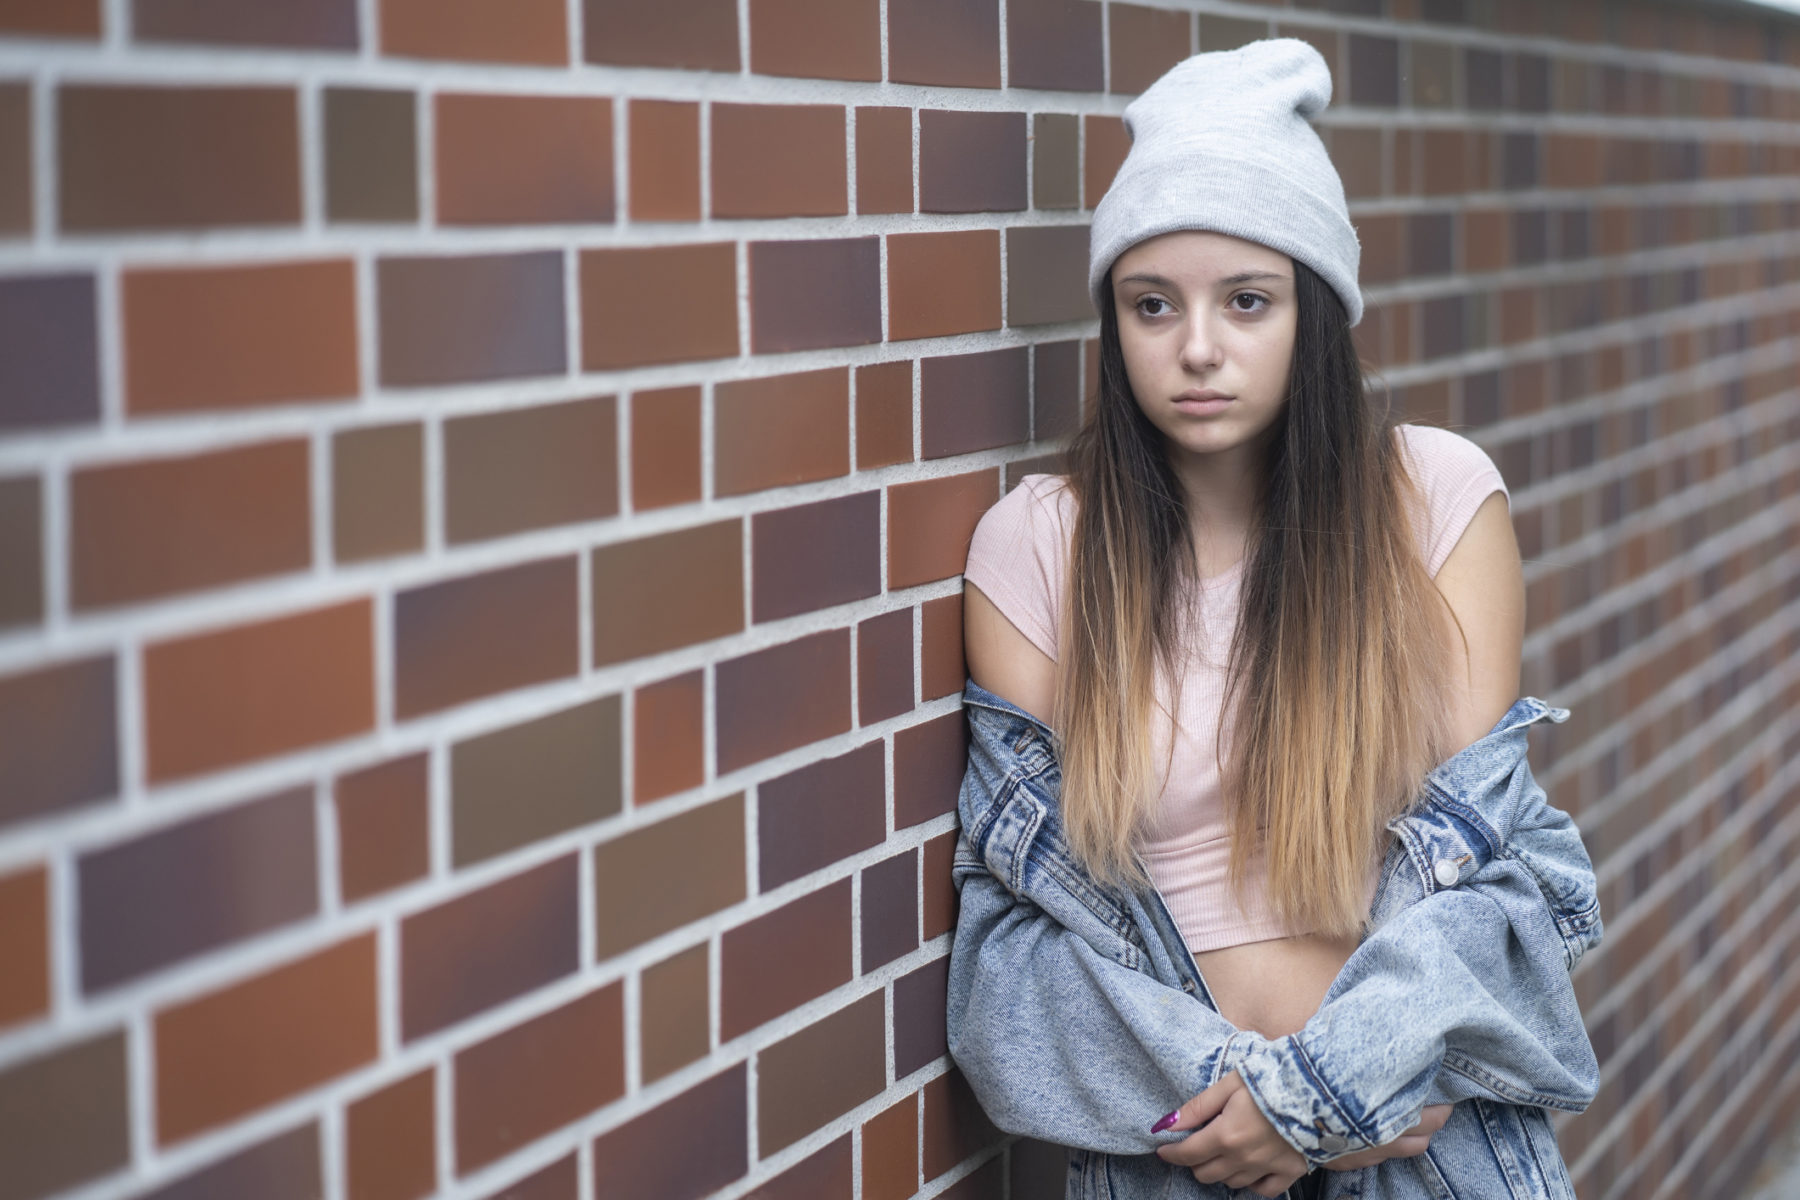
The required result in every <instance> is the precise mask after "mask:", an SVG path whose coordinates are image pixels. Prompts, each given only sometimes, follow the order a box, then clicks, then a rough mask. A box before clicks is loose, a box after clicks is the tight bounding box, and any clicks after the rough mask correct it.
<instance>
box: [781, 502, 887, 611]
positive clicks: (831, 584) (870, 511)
mask: <svg viewBox="0 0 1800 1200" xmlns="http://www.w3.org/2000/svg"><path fill="white" fill-rule="evenodd" d="M750 562H751V567H752V571H753V574H752V577H751V587H750V619H751V620H753V621H758V622H761V621H778V620H781V619H782V618H784V617H792V616H798V615H799V614H801V613H806V612H813V611H815V610H817V609H821V608H831V607H833V606H836V605H839V604H848V603H850V602H851V601H853V600H861V599H864V598H866V597H869V596H873V595H875V594H876V593H878V592H880V591H881V493H880V492H873V491H870V492H857V493H854V494H852V495H849V496H836V497H833V498H831V499H829V500H815V501H813V502H812V503H811V504H797V505H794V506H793V507H791V508H782V509H775V510H773V511H769V512H759V513H754V514H752V516H751V518H750Z"/></svg>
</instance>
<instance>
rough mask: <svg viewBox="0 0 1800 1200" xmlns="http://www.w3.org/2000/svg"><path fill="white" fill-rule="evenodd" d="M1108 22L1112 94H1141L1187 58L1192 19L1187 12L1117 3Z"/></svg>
mask: <svg viewBox="0 0 1800 1200" xmlns="http://www.w3.org/2000/svg"><path fill="white" fill-rule="evenodd" d="M1107 21H1108V30H1107V42H1108V45H1109V47H1110V50H1111V53H1112V78H1111V81H1110V87H1111V90H1112V91H1115V92H1141V91H1143V90H1144V89H1145V88H1147V87H1149V86H1150V85H1151V84H1153V83H1155V82H1156V81H1157V79H1158V78H1159V77H1160V76H1161V75H1162V73H1163V72H1164V71H1167V70H1168V69H1169V68H1170V67H1172V66H1174V65H1175V64H1176V63H1178V62H1180V61H1181V60H1182V59H1184V58H1186V57H1187V56H1188V47H1189V46H1190V45H1191V44H1192V43H1191V41H1190V39H1191V38H1192V36H1193V33H1192V30H1193V18H1192V17H1191V16H1189V15H1188V14H1187V13H1185V12H1177V11H1172V10H1170V9H1165V8H1142V7H1140V6H1138V5H1136V4H1114V5H1111V6H1109V11H1108V13H1107Z"/></svg>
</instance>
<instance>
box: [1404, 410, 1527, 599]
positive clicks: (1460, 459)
mask: <svg viewBox="0 0 1800 1200" xmlns="http://www.w3.org/2000/svg"><path fill="white" fill-rule="evenodd" d="M1394 435H1395V437H1396V439H1397V440H1398V442H1399V444H1400V449H1401V459H1402V461H1403V462H1404V464H1405V467H1406V472H1407V475H1408V477H1409V478H1411V480H1412V482H1413V484H1414V485H1415V486H1416V489H1417V491H1416V493H1415V496H1414V498H1413V504H1414V506H1415V507H1414V509H1413V517H1414V523H1415V526H1416V528H1415V533H1416V534H1417V538H1418V543H1419V553H1420V555H1421V556H1422V557H1423V558H1424V560H1425V565H1426V569H1427V570H1428V571H1429V572H1430V573H1431V574H1432V575H1434V576H1435V575H1436V574H1437V573H1438V569H1439V568H1440V567H1441V566H1443V564H1444V561H1445V560H1446V559H1447V558H1448V557H1449V556H1450V552H1451V551H1452V550H1453V549H1454V548H1455V546H1456V544H1457V542H1458V541H1459V540H1460V539H1461V538H1462V535H1463V533H1464V531H1465V530H1467V528H1468V527H1469V524H1470V522H1471V520H1472V519H1473V518H1474V516H1475V514H1476V511H1477V510H1479V509H1480V508H1481V505H1482V503H1483V502H1484V501H1485V500H1487V498H1488V497H1489V496H1491V495H1493V494H1494V493H1495V492H1499V493H1500V494H1501V495H1502V496H1503V497H1505V503H1506V504H1510V503H1511V499H1512V496H1511V493H1510V492H1509V491H1508V490H1507V487H1506V480H1505V479H1504V478H1503V477H1502V476H1501V474H1500V470H1499V468H1498V467H1496V466H1495V465H1494V460H1493V459H1492V458H1490V457H1489V456H1488V453H1487V451H1485V450H1483V449H1482V448H1481V447H1480V446H1478V445H1476V444H1475V443H1474V442H1473V441H1471V440H1470V439H1469V438H1467V437H1464V436H1463V435H1462V434H1460V433H1457V432H1456V431H1455V430H1451V429H1440V428H1438V427H1436V426H1432V425H1396V426H1395V427H1394Z"/></svg>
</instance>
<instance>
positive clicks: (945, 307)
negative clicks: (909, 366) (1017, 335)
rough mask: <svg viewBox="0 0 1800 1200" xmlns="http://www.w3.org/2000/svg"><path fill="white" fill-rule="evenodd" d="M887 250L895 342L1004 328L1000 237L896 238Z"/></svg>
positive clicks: (983, 232) (985, 232)
mask: <svg viewBox="0 0 1800 1200" xmlns="http://www.w3.org/2000/svg"><path fill="white" fill-rule="evenodd" d="M887 249H888V277H887V279H888V337H889V338H891V339H892V340H894V341H901V340H904V339H908V338H926V337H943V336H945V335H947V334H953V333H975V332H979V331H981V330H985V329H998V328H1000V236H999V234H997V233H996V232H994V231H993V230H990V229H971V230H967V231H965V232H958V233H902V234H894V235H892V236H890V237H889V238H888V239H887Z"/></svg>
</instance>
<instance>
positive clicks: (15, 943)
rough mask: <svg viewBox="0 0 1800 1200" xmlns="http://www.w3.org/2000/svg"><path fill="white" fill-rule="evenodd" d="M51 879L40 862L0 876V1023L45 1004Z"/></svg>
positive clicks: (43, 1009)
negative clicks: (1, 971)
mask: <svg viewBox="0 0 1800 1200" xmlns="http://www.w3.org/2000/svg"><path fill="white" fill-rule="evenodd" d="M49 883H50V877H49V874H48V873H47V872H46V871H45V870H44V868H43V867H42V866H34V867H28V868H26V869H25V870H22V871H14V872H12V873H10V874H8V875H5V876H0V957H4V959H5V961H6V962H7V964H8V966H7V971H6V974H5V975H4V976H0V1027H4V1026H8V1025H16V1024H18V1023H19V1022H21V1021H24V1020H27V1019H29V1018H31V1017H35V1016H39V1015H41V1014H43V1013H45V1012H47V1011H48V1010H49V1007H50V920H49V917H50V895H49Z"/></svg>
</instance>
